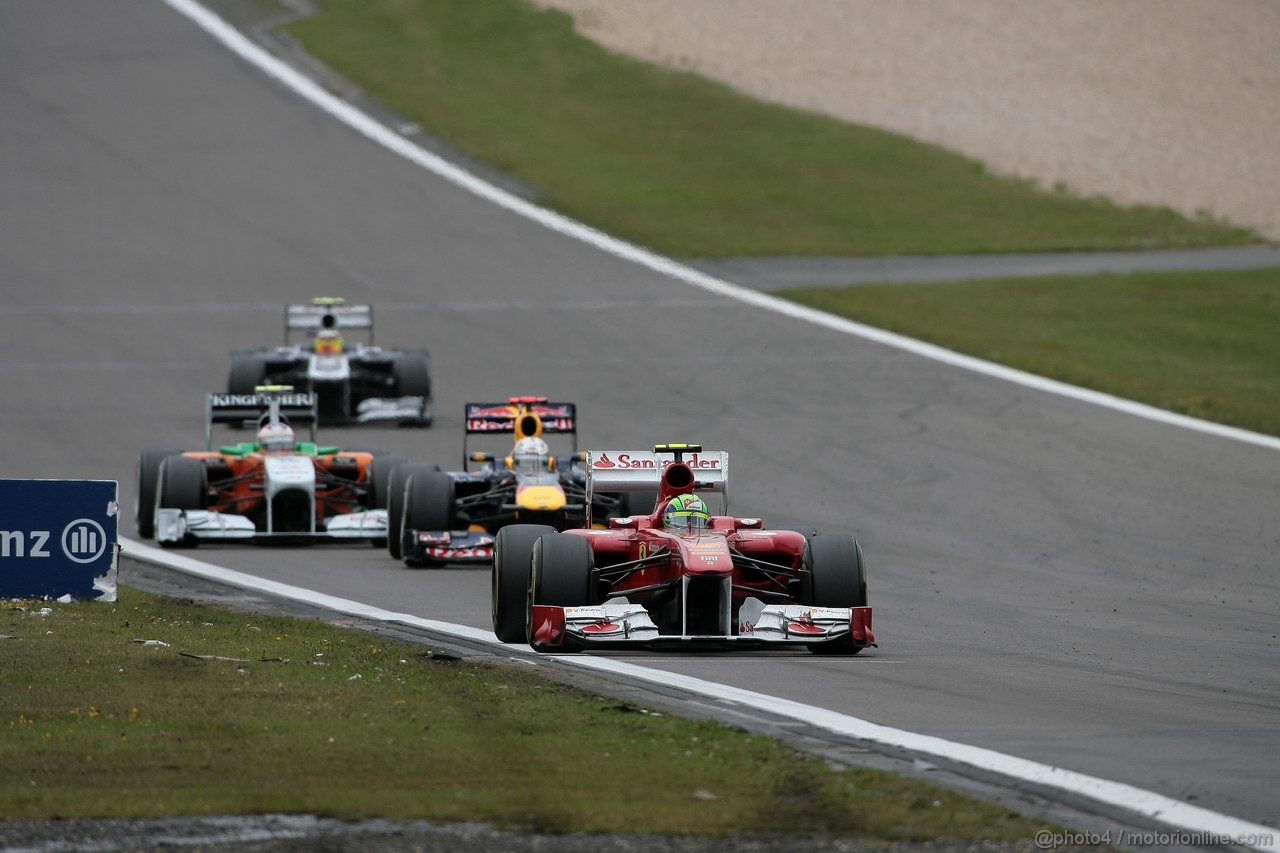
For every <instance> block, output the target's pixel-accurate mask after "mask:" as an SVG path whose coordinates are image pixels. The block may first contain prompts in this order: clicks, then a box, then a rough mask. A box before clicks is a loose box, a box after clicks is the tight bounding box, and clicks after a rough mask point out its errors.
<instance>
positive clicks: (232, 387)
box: [227, 355, 267, 394]
mask: <svg viewBox="0 0 1280 853" xmlns="http://www.w3.org/2000/svg"><path fill="white" fill-rule="evenodd" d="M266 378H267V363H266V362H265V361H264V360H263V359H261V358H258V357H257V356H252V355H233V356H232V357H231V374H230V375H229V376H228V377H227V392H228V393H230V394H252V393H254V389H255V388H257V387H258V386H259V385H261V384H263V381H264V380H265V379H266Z"/></svg>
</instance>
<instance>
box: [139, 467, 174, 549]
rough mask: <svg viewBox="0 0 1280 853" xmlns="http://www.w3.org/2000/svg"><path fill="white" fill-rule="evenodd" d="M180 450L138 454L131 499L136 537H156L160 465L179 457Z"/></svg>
mask: <svg viewBox="0 0 1280 853" xmlns="http://www.w3.org/2000/svg"><path fill="white" fill-rule="evenodd" d="M181 455H182V451H181V450H157V449H154V448H148V449H146V450H144V451H142V452H141V453H139V454H138V465H137V467H136V468H135V469H134V471H135V473H136V475H137V480H138V483H137V490H136V491H135V492H134V498H133V520H134V523H135V524H136V525H137V527H138V535H139V536H141V537H142V538H143V539H152V538H154V537H155V535H156V490H157V489H158V488H159V486H160V463H161V462H163V461H164V460H166V459H168V458H169V457H170V456H181Z"/></svg>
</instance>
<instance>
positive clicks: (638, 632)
mask: <svg viewBox="0 0 1280 853" xmlns="http://www.w3.org/2000/svg"><path fill="white" fill-rule="evenodd" d="M728 468H729V459H728V454H727V453H724V452H704V451H703V450H702V448H701V447H699V446H697V445H658V446H656V447H655V448H654V450H653V452H652V453H649V452H645V451H608V452H597V451H592V452H591V453H589V454H588V466H587V471H588V483H587V489H588V494H589V495H590V493H592V492H593V491H595V490H597V489H599V490H604V491H609V492H636V491H645V490H650V489H655V488H656V489H657V494H658V497H657V501H656V503H655V504H652V505H651V507H650V510H649V511H648V512H647V513H646V514H640V515H631V516H628V517H622V518H613V519H610V520H609V527H608V529H606V530H600V529H595V528H593V527H587V528H586V529H582V530H569V531H564V532H557V531H555V530H553V529H552V528H551V527H547V526H541V525H528V524H520V525H512V526H510V527H506V528H504V529H503V530H501V531H500V532H499V533H498V535H497V537H496V542H495V545H494V563H493V630H494V632H495V633H496V634H497V635H498V638H499V639H500V640H502V641H503V642H507V643H515V642H528V643H529V644H530V645H532V646H533V648H534V649H536V650H538V651H541V652H559V651H581V650H585V649H596V648H601V649H615V648H635V647H641V648H644V647H648V648H672V647H692V646H696V645H710V646H718V647H725V646H729V647H743V646H751V645H755V646H767V647H771V648H776V647H785V646H800V647H807V648H808V649H809V650H810V651H812V652H814V653H817V654H823V653H837V654H857V653H858V652H860V651H861V650H862V649H864V648H866V647H867V646H874V645H875V635H874V634H873V633H872V630H871V608H870V607H868V606H867V579H866V570H865V568H864V566H863V562H862V549H861V547H860V546H859V545H858V543H857V541H856V540H855V539H854V538H853V537H852V536H846V535H839V534H819V533H813V534H810V535H806V534H803V533H800V532H796V531H792V530H775V529H768V528H765V526H764V524H763V522H762V521H761V520H760V519H758V518H736V517H733V516H728V515H714V516H712V517H711V521H710V526H709V528H707V529H704V530H687V531H682V532H680V533H676V532H672V531H669V530H666V529H664V528H663V526H662V517H663V510H664V509H665V507H666V504H667V502H668V501H669V500H670V499H671V498H673V497H675V496H677V495H684V494H687V493H691V492H692V493H712V494H715V493H719V494H721V495H724V494H725V493H726V492H727V485H728Z"/></svg>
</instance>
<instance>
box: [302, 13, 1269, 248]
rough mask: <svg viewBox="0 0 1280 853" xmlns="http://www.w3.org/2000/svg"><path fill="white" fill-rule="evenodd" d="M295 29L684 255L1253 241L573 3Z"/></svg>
mask: <svg viewBox="0 0 1280 853" xmlns="http://www.w3.org/2000/svg"><path fill="white" fill-rule="evenodd" d="M289 31H290V32H291V33H292V34H293V35H295V36H296V37H298V38H299V39H300V40H301V41H302V43H303V44H304V45H305V47H306V49H307V50H308V51H309V52H310V53H311V54H312V55H314V56H316V57H317V58H319V59H320V60H321V61H323V62H325V63H326V64H328V65H329V66H330V67H332V68H333V69H335V70H336V71H338V72H339V73H340V74H342V75H343V76H345V77H346V78H347V79H349V80H352V81H353V82H355V83H356V84H357V85H359V86H361V87H362V88H363V89H364V90H365V91H366V92H367V93H368V94H369V95H370V96H371V97H373V98H375V99H377V100H378V101H380V102H382V103H384V104H386V105H388V106H390V107H392V108H393V109H395V110H397V111H398V112H400V113H402V114H403V115H405V116H406V117H408V118H410V119H412V120H413V121H415V122H417V123H419V124H421V125H422V126H423V127H425V128H426V129H427V130H428V131H430V132H431V133H433V134H435V135H436V136H438V137H440V138H442V139H444V140H445V141H447V142H448V143H450V144H452V145H453V146H455V147H457V148H458V149H460V150H462V151H465V152H467V153H468V154H470V155H473V156H475V157H477V158H479V159H481V160H483V161H485V162H487V163H489V164H491V165H492V166H494V167H497V168H498V169H500V170H503V171H505V172H506V173H509V174H511V175H513V176H515V177H516V178H518V179H520V180H521V181H523V182H525V183H527V184H528V185H530V186H532V187H533V188H535V189H536V190H537V192H539V193H541V197H540V198H539V203H540V204H543V205H545V206H548V207H551V208H553V209H555V210H558V211H561V212H563V213H565V214H568V215H569V216H572V217H574V218H577V219H580V220H582V221H583V222H586V223H588V224H590V225H593V226H595V227H597V228H600V229H603V230H604V231H607V232H609V233H611V234H615V235H617V236H620V237H623V238H625V239H627V240H630V241H633V242H636V243H639V244H642V245H645V246H649V247H652V248H654V249H657V250H658V251H660V252H663V253H666V254H671V255H675V256H679V257H724V256H746V255H752V256H761V255H792V254H796V255H803V254H811V255H894V254H946V253H978V252H1032V251H1052V250H1073V249H1147V248H1160V247H1182V246H1206V245H1226V244H1240V243H1249V242H1258V241H1259V238H1258V237H1257V235H1255V234H1253V233H1252V232H1250V231H1248V230H1246V229H1241V228H1236V227H1232V226H1229V225H1227V224H1225V223H1221V222H1215V221H1210V220H1208V219H1201V220H1195V221H1193V220H1189V219H1186V218H1184V217H1182V216H1180V215H1178V214H1175V213H1173V212H1172V211H1169V210H1167V209H1163V208H1153V207H1119V206H1117V205H1115V204H1112V203H1111V202H1108V201H1106V200H1104V199H1101V198H1081V197H1078V196H1074V195H1071V194H1068V193H1066V192H1056V191H1045V190H1041V189H1037V188H1036V187H1034V186H1033V185H1032V184H1030V183H1028V182H1025V181H1019V180H1014V179H1010V178H1005V177H997V176H994V175H992V174H989V173H988V172H987V171H986V170H985V169H984V167H983V166H982V165H981V164H979V163H977V162H976V161H973V160H970V159H967V158H965V157H961V156H959V155H956V154H953V153H950V152H948V151H945V150H943V149H940V148H937V147H934V146H930V145H925V144H922V143H918V142H915V141H912V140H910V139H907V138H905V137H902V136H898V135H895V134H892V133H887V132H883V131H879V130H875V129H871V128H866V127H859V126H854V125H850V124H845V123H843V122H840V121H836V120H834V119H830V118H825V117H822V116H819V115H816V114H813V113H808V112H803V111H799V110H793V109H788V108H785V107H780V106H776V105H770V104H765V103H761V102H759V101H756V100H753V99H751V98H748V97H745V96H743V95H740V94H737V93H736V92H734V91H733V90H731V89H729V88H728V87H726V86H723V85H720V84H718V83H713V82H710V81H708V80H706V79H704V78H701V77H698V76H695V75H693V74H688V73H681V72H676V71H670V70H665V69H662V68H659V67H657V66H655V65H650V64H646V63H642V62H638V61H634V60H630V59H626V58H623V57H621V56H618V55H614V54H610V53H608V52H606V51H605V50H603V49H601V48H599V47H597V46H596V45H594V44H593V43H591V42H589V41H588V40H586V39H584V38H581V37H580V36H578V35H576V34H575V33H574V32H573V28H572V23H571V20H570V18H569V17H568V16H567V15H566V14H564V13H562V12H559V11H553V10H546V11H543V10H538V9H536V8H535V7H533V6H532V5H531V4H529V3H527V2H525V0H326V2H325V3H324V4H323V8H322V11H320V12H319V13H318V14H316V15H314V16H311V17H308V18H305V19H303V20H301V21H299V22H297V23H295V24H293V25H291V26H290V28H289Z"/></svg>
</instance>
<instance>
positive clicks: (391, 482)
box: [387, 462, 440, 560]
mask: <svg viewBox="0 0 1280 853" xmlns="http://www.w3.org/2000/svg"><path fill="white" fill-rule="evenodd" d="M439 470H440V467H439V466H438V465H419V464H417V463H414V462H405V463H403V464H400V465H397V466H396V467H394V468H392V469H391V476H390V477H389V478H388V480H387V553H388V554H390V555H391V556H392V557H393V558H394V559H396V560H403V559H404V543H403V542H402V541H401V536H402V534H403V533H404V528H403V527H402V526H401V525H402V523H403V521H404V493H405V486H406V485H408V483H409V480H410V479H411V478H412V477H413V475H414V474H417V473H420V472H427V471H439Z"/></svg>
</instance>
